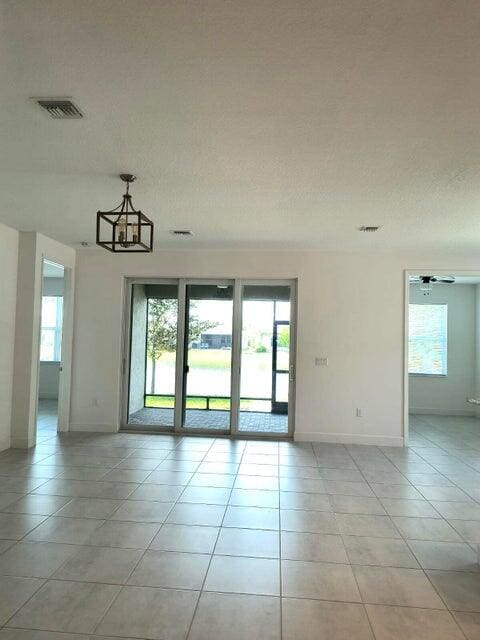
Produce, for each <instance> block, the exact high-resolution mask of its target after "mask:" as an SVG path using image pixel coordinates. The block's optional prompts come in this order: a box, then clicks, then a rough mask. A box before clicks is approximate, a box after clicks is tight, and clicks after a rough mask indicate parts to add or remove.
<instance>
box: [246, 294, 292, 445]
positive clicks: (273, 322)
mask: <svg viewBox="0 0 480 640" xmlns="http://www.w3.org/2000/svg"><path fill="white" fill-rule="evenodd" d="M290 297H291V287H290V286H285V285H273V284H271V285H260V284H258V285H244V287H243V291H242V344H241V373H240V411H239V420H238V431H239V432H252V433H264V434H273V435H274V434H287V433H288V398H289V390H290V382H289V381H290V375H289V374H290V306H291V305H290Z"/></svg>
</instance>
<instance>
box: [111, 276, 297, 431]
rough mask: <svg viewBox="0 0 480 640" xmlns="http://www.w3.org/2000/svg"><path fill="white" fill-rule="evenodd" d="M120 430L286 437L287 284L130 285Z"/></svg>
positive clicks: (290, 318)
mask: <svg viewBox="0 0 480 640" xmlns="http://www.w3.org/2000/svg"><path fill="white" fill-rule="evenodd" d="M126 291H127V295H126V318H127V322H126V327H125V329H126V331H125V359H124V371H125V376H124V384H123V390H124V392H123V411H122V416H123V417H122V428H125V429H139V430H146V431H151V430H155V431H162V430H170V431H176V432H178V433H182V432H183V433H185V432H188V433H199V432H201V433H216V434H223V435H236V434H241V435H248V434H253V435H258V436H266V437H268V436H279V437H289V436H291V435H292V433H293V415H294V412H293V411H292V407H293V401H294V347H295V341H294V336H295V333H294V328H295V283H294V282H293V281H255V280H254V281H243V280H204V281H202V280H195V279H178V280H159V279H158V280H157V279H155V280H148V281H147V280H144V281H137V280H129V281H127V289H126Z"/></svg>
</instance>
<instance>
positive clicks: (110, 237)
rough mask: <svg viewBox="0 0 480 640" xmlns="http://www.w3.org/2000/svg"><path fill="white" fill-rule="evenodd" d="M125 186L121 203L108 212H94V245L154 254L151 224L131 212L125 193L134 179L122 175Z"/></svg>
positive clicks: (126, 251) (139, 214)
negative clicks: (95, 243) (95, 222)
mask: <svg viewBox="0 0 480 640" xmlns="http://www.w3.org/2000/svg"><path fill="white" fill-rule="evenodd" d="M120 178H121V180H122V181H123V182H126V183H127V190H126V193H125V194H124V196H123V200H122V202H121V203H120V204H119V205H118V207H115V209H112V210H111V211H98V212H97V244H98V245H99V246H100V247H103V248H104V249H108V251H113V252H118V253H128V252H129V253H139V252H151V251H153V222H152V221H151V220H150V219H149V218H147V216H146V215H144V214H143V213H142V212H141V211H137V210H136V209H134V207H133V204H132V196H131V195H130V194H129V192H128V190H129V187H130V184H131V183H132V182H133V181H134V180H135V176H133V175H132V174H130V173H121V174H120Z"/></svg>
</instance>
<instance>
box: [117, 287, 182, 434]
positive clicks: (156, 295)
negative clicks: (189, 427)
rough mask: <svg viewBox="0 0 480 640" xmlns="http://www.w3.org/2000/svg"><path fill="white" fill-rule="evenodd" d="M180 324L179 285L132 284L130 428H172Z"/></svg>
mask: <svg viewBox="0 0 480 640" xmlns="http://www.w3.org/2000/svg"><path fill="white" fill-rule="evenodd" d="M177 324H178V285H177V284H133V285H132V298H131V333H130V371H129V378H130V384H129V398H128V424H129V425H132V426H138V427H140V428H148V427H172V428H173V425H174V409H175V370H176V364H175V362H176V351H177Z"/></svg>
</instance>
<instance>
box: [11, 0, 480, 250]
mask: <svg viewBox="0 0 480 640" xmlns="http://www.w3.org/2000/svg"><path fill="white" fill-rule="evenodd" d="M1 12H2V14H1V15H0V24H1V27H0V28H1V33H0V43H1V44H0V56H1V60H2V64H1V68H0V74H1V75H0V80H1V86H2V101H1V106H0V135H1V139H2V147H1V149H2V153H1V154H0V163H1V174H0V176H1V177H0V187H1V193H2V200H1V202H2V205H1V207H0V220H2V221H4V222H6V223H7V224H11V225H12V226H15V227H17V228H20V229H24V230H39V231H41V232H43V233H45V234H47V235H50V236H52V237H54V238H57V239H59V240H61V241H64V242H67V243H78V242H80V241H82V240H88V241H93V240H94V227H95V224H94V223H95V212H96V211H97V209H99V208H101V209H109V208H112V207H113V206H114V205H116V204H117V203H118V202H119V201H120V196H121V193H122V189H123V184H121V183H120V181H119V179H118V178H117V177H116V175H117V174H118V173H120V172H122V171H128V172H133V173H136V174H137V175H138V176H139V179H138V181H137V182H136V183H135V185H134V188H133V195H134V200H133V201H134V204H135V205H136V206H137V207H139V208H141V209H142V210H143V211H144V212H145V213H146V214H147V215H149V216H150V217H152V219H153V220H154V222H155V224H156V246H157V247H159V246H167V245H168V246H182V247H185V246H189V247H203V246H213V247H222V248H223V247H245V248H246V247H267V248H269V247H271V248H286V249H289V248H306V249H325V250H330V249H334V250H340V249H354V250H356V249H362V248H367V249H379V250H387V249H397V248H398V249H405V248H411V249H419V248H420V249H428V248H435V249H440V250H444V249H448V250H458V251H468V250H474V249H476V248H478V245H479V242H480V109H479V104H480V83H479V72H478V70H479V68H480V47H479V40H478V34H479V33H480V3H478V2H471V1H468V0H457V1H456V2H452V1H451V0H421V1H420V2H419V1H418V0H402V1H401V2H398V0H358V1H356V2H355V1H354V2H352V1H351V0H322V2H319V1H318V0H309V1H308V0H288V1H286V0H241V1H239V2H235V1H233V2H227V1H225V0H182V1H179V0H170V1H167V0H161V1H152V0H134V1H132V0H130V1H129V0H89V1H83V2H79V1H78V0H42V1H41V2H18V1H16V0H5V1H4V2H3V3H2V8H1ZM52 95H53V96H54V95H57V96H73V98H74V99H75V101H76V102H77V103H78V105H79V107H80V108H81V109H82V110H83V111H84V113H85V118H84V119H82V120H74V121H56V120H52V119H49V117H48V116H47V115H46V114H45V113H44V112H42V111H41V110H40V109H39V108H38V107H36V106H35V105H34V104H32V103H31V102H30V101H29V97H31V96H52ZM362 224H366V225H373V224H376V225H382V228H381V229H380V231H378V232H377V233H376V234H361V233H359V232H358V231H357V230H356V228H357V227H358V226H360V225H362ZM175 228H181V229H191V230H192V231H193V232H194V234H195V235H194V238H191V239H185V238H180V239H177V238H173V237H172V236H171V235H170V234H169V230H171V229H175Z"/></svg>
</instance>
